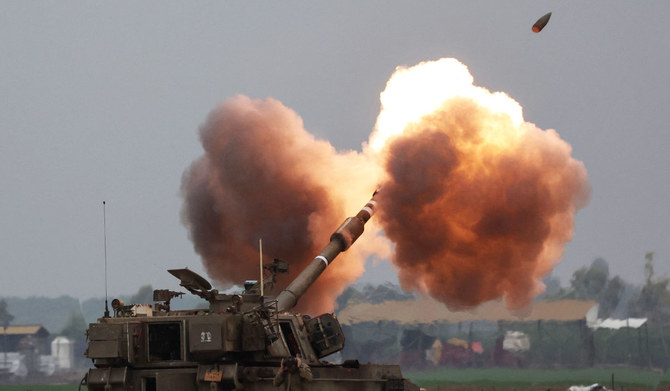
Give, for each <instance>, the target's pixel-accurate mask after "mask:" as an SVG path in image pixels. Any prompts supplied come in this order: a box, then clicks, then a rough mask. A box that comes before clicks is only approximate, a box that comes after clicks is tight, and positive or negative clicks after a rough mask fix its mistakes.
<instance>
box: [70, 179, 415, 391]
mask: <svg viewBox="0 0 670 391" xmlns="http://www.w3.org/2000/svg"><path fill="white" fill-rule="evenodd" d="M376 194H377V193H376V192H375V195H376ZM375 195H373V197H372V199H370V201H368V202H367V204H366V205H365V206H364V207H363V208H362V209H361V210H360V211H359V212H358V214H356V216H354V217H349V218H347V219H346V220H345V221H344V223H342V225H340V227H339V228H337V229H336V230H335V232H334V233H333V234H332V235H331V237H330V242H329V243H328V244H327V245H326V247H324V249H323V250H322V251H321V253H320V254H319V255H317V256H316V257H315V258H314V260H313V261H312V262H311V263H310V264H309V265H308V266H307V267H306V268H305V269H304V270H302V272H301V273H300V274H299V275H298V276H297V277H296V278H295V279H294V280H293V281H291V283H290V284H289V285H288V286H287V287H286V288H285V289H284V290H282V291H281V292H280V293H279V294H278V295H277V296H276V298H271V297H266V296H265V295H264V294H265V292H267V291H269V289H270V288H271V287H272V286H273V285H274V282H275V279H276V276H277V274H280V273H286V272H288V265H287V264H286V263H285V262H283V261H281V260H278V259H275V260H274V262H273V263H272V264H270V265H266V266H264V269H265V273H264V274H265V277H263V278H262V279H261V281H246V282H245V284H244V286H245V290H244V292H242V293H240V294H226V293H220V292H219V291H217V290H216V289H212V286H211V284H210V283H209V282H208V281H207V280H206V279H205V278H203V277H201V276H199V275H198V274H196V273H195V272H193V271H191V270H189V269H173V270H168V272H169V273H170V274H172V275H173V276H175V277H176V278H177V279H179V284H180V286H181V287H183V288H184V289H185V290H187V291H188V292H190V293H191V294H194V295H197V296H199V297H201V298H203V299H205V300H206V301H207V302H208V303H209V306H208V308H205V309H192V310H172V309H171V308H170V301H171V300H172V299H173V298H175V297H178V296H181V295H183V294H184V293H183V292H176V291H171V290H167V289H158V290H155V291H154V297H153V300H154V303H153V305H148V304H129V305H126V304H125V303H123V302H122V301H120V300H118V299H115V300H113V301H112V309H113V314H112V315H108V313H109V311H107V310H106V312H105V314H106V315H105V316H103V317H102V318H100V319H98V321H97V322H96V323H92V324H90V325H89V328H88V330H87V332H86V336H87V341H88V349H87V350H86V352H85V355H86V357H88V358H90V359H91V360H92V361H93V368H91V369H89V371H88V372H87V373H86V375H85V376H84V378H83V379H82V385H85V386H87V387H88V389H89V390H91V391H116V390H133V391H156V390H159V391H173V390H174V391H195V390H203V391H204V390H209V391H215V390H249V391H261V390H277V387H274V386H273V383H272V380H273V378H274V376H275V375H276V373H277V372H278V370H279V368H280V364H281V360H282V359H283V358H285V357H289V356H292V357H300V358H301V359H302V361H303V362H304V363H306V364H308V365H309V366H310V368H311V370H312V375H313V380H312V382H311V384H310V389H311V390H316V391H340V390H363V391H372V390H379V391H401V390H419V388H418V387H417V386H416V385H414V384H413V383H411V382H410V381H409V380H407V379H405V378H403V376H402V373H401V370H400V367H399V366H398V365H382V364H370V363H367V364H362V363H359V362H358V361H357V360H347V361H344V362H343V363H341V364H335V363H332V362H329V361H326V360H324V358H326V357H327V356H330V355H332V354H334V353H336V352H338V351H340V350H342V349H343V348H344V343H345V340H344V334H343V333H342V329H341V327H340V324H339V322H338V320H337V318H336V317H335V315H334V314H331V313H326V314H322V315H319V316H316V317H311V316H309V315H302V314H299V313H296V312H291V310H292V309H293V308H294V307H295V305H296V303H297V302H298V300H299V299H300V297H301V296H302V295H304V294H305V292H306V291H307V289H308V288H309V287H310V285H311V284H312V283H313V282H314V281H315V280H316V279H317V278H318V277H319V275H320V274H321V273H322V272H323V271H324V270H325V269H326V267H328V265H329V264H331V263H332V262H333V261H334V260H335V257H337V255H338V254H339V253H341V252H343V251H346V250H347V249H348V248H349V246H351V245H352V244H353V243H354V242H355V241H356V239H357V238H358V237H359V236H360V235H361V234H362V233H363V228H364V225H365V223H366V222H367V221H368V220H369V219H370V218H371V217H372V215H373V214H374V212H375V207H376V203H375V200H374V198H375Z"/></svg>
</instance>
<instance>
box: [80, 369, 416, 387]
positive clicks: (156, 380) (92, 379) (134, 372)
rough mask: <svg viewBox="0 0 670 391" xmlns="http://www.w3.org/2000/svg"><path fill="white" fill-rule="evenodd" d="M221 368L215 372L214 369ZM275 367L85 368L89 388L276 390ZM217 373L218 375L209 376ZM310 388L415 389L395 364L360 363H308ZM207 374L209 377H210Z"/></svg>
mask: <svg viewBox="0 0 670 391" xmlns="http://www.w3.org/2000/svg"><path fill="white" fill-rule="evenodd" d="M217 370H218V371H221V372H216V371H217ZM277 370H278V368H276V367H274V368H273V367H266V366H246V367H243V366H238V365H236V364H208V365H200V366H198V367H189V368H152V369H132V368H129V367H123V368H119V367H116V368H113V367H108V368H92V369H90V370H89V372H88V376H87V387H88V389H89V390H90V391H105V390H109V391H122V390H123V391H126V390H128V391H157V390H160V391H212V390H245V391H266V390H267V391H269V390H277V387H274V386H273V385H272V380H273V378H274V375H275V374H276V372H277ZM213 373H221V377H220V378H219V377H218V376H211V375H212V374H213ZM312 374H313V376H314V379H313V380H312V382H311V384H310V389H311V390H314V391H345V390H361V391H418V390H419V388H418V387H417V386H416V385H414V384H412V383H411V382H409V381H407V380H406V379H403V378H402V375H401V372H400V367H398V366H397V365H380V364H364V365H360V366H358V367H345V366H342V365H329V366H324V367H312ZM210 376H211V377H210Z"/></svg>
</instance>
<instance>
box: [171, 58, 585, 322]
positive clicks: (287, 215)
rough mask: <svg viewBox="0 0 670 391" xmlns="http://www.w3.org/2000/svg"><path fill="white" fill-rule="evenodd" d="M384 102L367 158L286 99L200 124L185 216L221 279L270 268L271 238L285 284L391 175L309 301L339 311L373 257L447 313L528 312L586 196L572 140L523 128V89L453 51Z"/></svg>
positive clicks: (239, 101)
mask: <svg viewBox="0 0 670 391" xmlns="http://www.w3.org/2000/svg"><path fill="white" fill-rule="evenodd" d="M381 100H382V111H381V113H380V115H379V118H378V120H377V125H376V128H375V130H374V132H373V134H372V135H371V137H370V141H369V143H368V144H366V145H365V146H364V148H363V152H362V153H357V152H353V151H350V152H346V153H341V152H337V151H335V149H334V148H333V147H332V146H331V145H330V144H329V143H327V142H325V141H318V140H315V139H314V138H313V137H312V136H311V135H310V134H309V133H307V132H306V131H305V130H304V129H303V125H302V121H301V120H300V118H299V117H298V116H297V115H296V114H295V113H294V112H293V111H291V110H289V109H288V108H286V107H284V106H283V105H282V104H281V103H279V102H278V101H275V100H272V99H267V100H251V99H249V98H246V97H242V96H238V97H235V98H233V99H231V100H229V101H227V102H225V103H224V104H223V105H221V106H220V107H218V108H217V109H215V110H214V111H213V112H212V113H211V114H210V116H209V118H208V120H207V122H206V123H205V124H204V125H203V126H202V128H201V130H200V134H201V140H202V144H203V147H204V150H205V153H204V155H203V156H202V157H201V158H200V159H198V160H197V161H196V162H194V163H193V165H192V166H191V167H190V169H189V170H187V171H186V173H185V174H184V178H183V184H182V192H183V196H184V198H185V205H184V208H183V210H182V214H183V220H184V223H185V224H186V225H187V226H188V227H189V229H190V232H191V238H192V240H193V242H194V246H195V249H196V251H197V252H198V253H199V254H200V255H201V256H202V258H203V262H204V263H205V266H206V268H207V270H208V273H209V275H210V277H212V278H214V279H215V280H217V281H218V282H219V283H220V284H224V285H230V284H232V283H239V282H240V281H243V280H245V279H249V278H256V276H257V274H258V263H257V262H258V261H257V260H258V249H257V247H258V239H259V238H261V237H262V238H263V248H264V254H267V255H268V258H269V259H271V258H272V257H278V258H282V259H285V260H286V261H289V262H290V263H291V265H292V266H291V269H292V273H291V275H290V276H289V277H288V278H285V279H284V281H283V283H280V285H285V284H287V283H288V282H289V281H290V279H292V278H293V277H295V276H296V275H297V273H298V272H299V271H300V270H301V269H302V268H303V267H304V266H305V265H306V264H307V263H309V262H310V261H311V260H312V258H313V257H314V256H315V255H316V254H317V253H318V252H319V251H320V250H321V248H322V247H323V246H324V245H325V244H326V243H327V241H328V239H329V236H330V234H331V233H332V231H333V230H334V229H335V228H336V227H337V226H338V225H339V223H341V221H342V220H343V218H344V217H346V216H348V215H351V214H353V213H355V212H356V211H357V210H358V209H360V207H361V206H362V205H363V204H364V203H365V201H367V199H368V198H369V196H370V194H371V192H372V190H373V189H375V188H376V187H377V186H378V185H379V184H380V183H381V184H382V190H381V192H380V194H379V195H378V200H379V205H380V208H379V209H380V215H381V216H380V217H379V218H377V217H375V218H373V219H372V220H371V222H369V223H368V225H367V226H366V233H365V234H364V235H363V236H362V237H361V238H360V239H359V241H358V242H357V243H356V244H354V245H353V246H352V247H351V248H350V249H349V250H348V251H347V252H346V253H345V254H343V255H341V256H340V257H339V258H338V259H337V261H336V262H334V263H333V264H332V265H331V266H329V267H328V268H327V269H326V271H325V272H324V274H323V275H322V276H321V277H320V278H319V280H318V281H317V283H316V284H315V286H313V287H312V288H311V289H310V290H309V291H308V292H307V294H306V296H305V297H303V298H301V299H300V301H299V309H300V310H302V311H306V312H320V311H330V310H332V308H333V303H334V298H335V297H336V296H337V295H338V294H339V293H340V292H342V290H343V289H344V288H345V287H346V285H347V284H349V283H350V282H351V281H353V280H355V279H356V278H357V277H358V276H360V274H361V273H362V271H363V265H364V260H365V259H366V257H368V256H370V255H371V254H375V255H376V256H378V257H380V258H384V257H386V258H390V259H391V261H392V262H393V264H394V265H395V267H396V269H397V270H398V273H399V277H400V281H401V283H402V285H403V287H404V288H405V289H411V290H415V291H420V292H423V293H426V294H429V295H431V296H433V297H435V298H437V299H439V300H441V301H443V302H444V303H445V304H447V305H448V306H449V307H452V308H467V307H471V306H475V305H477V304H478V303H481V302H483V301H487V300H491V299H496V298H500V297H503V298H505V301H506V303H507V305H508V306H509V307H511V308H522V307H524V306H525V305H526V304H528V303H529V302H530V300H531V299H532V297H533V296H534V295H536V294H537V293H539V292H541V291H542V289H543V286H542V284H541V282H540V281H541V279H542V277H543V276H545V275H546V274H548V273H549V271H550V270H551V268H552V267H553V266H554V265H555V263H557V262H558V260H559V259H560V257H561V255H562V252H563V247H564V245H565V243H567V242H568V241H569V240H570V239H571V237H572V233H573V232H572V231H573V216H574V213H575V212H576V211H577V210H578V209H579V208H581V207H583V206H584V205H585V203H586V200H587V199H588V193H589V186H588V182H587V177H586V171H585V169H584V167H583V165H582V164H581V163H580V162H578V161H576V160H574V159H573V158H571V156H570V153H571V149H570V146H569V145H568V144H567V143H565V142H564V141H562V140H561V139H560V138H559V136H558V134H557V133H556V132H555V131H553V130H548V131H543V130H540V129H538V128H537V127H535V125H533V124H530V123H526V122H524V121H523V116H522V113H521V107H520V106H519V104H518V103H517V102H515V101H514V100H512V99H511V98H510V97H509V96H507V95H505V94H503V93H490V92H489V91H487V90H485V89H483V88H481V87H476V86H474V85H473V79H472V76H471V75H470V73H469V71H468V70H467V68H466V67H465V66H464V65H462V64H460V63H459V62H458V61H456V60H454V59H442V60H439V61H435V62H427V63H422V64H419V65H417V66H415V67H412V68H399V69H398V70H397V71H396V73H395V74H394V75H393V77H392V78H391V80H390V81H389V83H388V84H387V88H386V90H385V91H384V92H383V93H382V95H381ZM376 224H380V225H381V228H383V230H384V234H385V237H382V236H380V235H378V234H379V233H380V226H379V225H376ZM370 231H372V232H370ZM389 240H390V241H389ZM392 244H394V245H395V246H393V245H392ZM391 248H393V253H392V255H391V253H390V251H391V250H390V249H391ZM266 262H267V261H266Z"/></svg>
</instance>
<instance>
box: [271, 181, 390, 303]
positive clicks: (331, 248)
mask: <svg viewBox="0 0 670 391" xmlns="http://www.w3.org/2000/svg"><path fill="white" fill-rule="evenodd" d="M378 192H379V190H377V191H375V192H374V194H373V195H372V198H370V201H368V202H367V204H365V206H364V207H363V208H362V209H361V210H360V211H359V212H358V213H357V214H356V216H354V217H349V218H347V219H346V220H345V221H344V223H342V225H340V227H339V228H338V229H337V230H335V232H334V233H333V234H332V235H331V236H330V242H329V243H328V244H327V245H326V247H324V248H323V250H321V253H319V255H317V256H316V257H315V258H314V260H313V261H312V262H311V263H310V264H309V265H308V266H307V267H306V268H305V269H304V270H303V271H302V272H301V273H300V274H299V275H298V277H296V278H295V279H294V280H293V281H292V282H291V283H290V284H289V286H287V287H286V289H284V290H283V291H281V293H279V295H278V296H277V311H279V312H282V311H287V310H289V309H291V308H293V307H294V306H295V305H296V303H297V302H298V299H299V298H300V297H301V296H302V295H303V294H304V293H305V291H306V290H307V289H308V288H309V287H310V286H311V285H312V284H313V283H314V281H316V279H317V278H318V277H319V276H320V275H321V273H322V272H323V271H324V270H325V269H326V267H328V265H329V264H330V263H331V262H332V261H333V260H334V259H335V257H337V255H338V254H340V253H341V252H343V251H346V250H347V249H348V248H349V247H350V246H351V245H352V243H354V242H355V241H356V239H358V237H359V236H361V234H362V233H363V229H364V226H365V223H367V222H368V220H370V217H372V216H373V215H374V214H375V210H376V207H377V203H376V201H375V196H376V195H377V193H378Z"/></svg>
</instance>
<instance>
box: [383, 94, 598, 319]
mask: <svg viewBox="0 0 670 391" xmlns="http://www.w3.org/2000/svg"><path fill="white" fill-rule="evenodd" d="M497 117H499V116H498V115H496V114H494V113H492V112H491V111H490V110H488V109H486V108H483V107H481V106H478V105H476V104H474V103H473V102H472V101H470V100H463V99H455V100H452V101H449V102H447V103H446V104H445V105H444V106H442V107H441V108H440V109H438V110H437V111H436V112H435V113H433V114H431V115H428V116H426V117H424V118H423V119H422V120H421V121H419V122H418V123H415V124H411V125H409V127H408V129H407V130H406V132H405V134H403V135H402V136H399V137H397V138H395V139H394V140H393V141H392V142H391V143H390V144H389V145H388V146H387V148H388V151H387V156H386V169H387V170H388V173H389V175H390V179H389V180H388V181H387V182H385V183H384V185H383V187H382V188H383V192H381V193H380V195H379V205H380V211H381V219H382V224H383V227H384V229H385V232H386V235H387V236H388V238H389V239H391V241H393V242H394V243H395V244H396V247H395V253H394V255H393V263H394V264H395V265H396V266H397V267H398V268H399V276H400V280H401V283H402V285H403V287H404V288H405V289H412V290H419V291H423V292H427V293H429V294H430V295H431V296H433V297H435V298H436V299H438V300H441V301H443V302H444V303H446V304H447V305H448V306H450V307H452V308H464V307H471V306H475V305H477V304H479V303H481V302H484V301H488V300H492V299H496V298H499V297H504V298H505V300H506V303H507V305H508V306H509V307H511V308H521V307H524V306H525V305H527V304H528V303H529V302H530V300H531V299H532V298H533V297H534V296H535V295H536V294H538V293H540V292H541V289H542V287H541V286H540V283H539V280H541V279H542V277H543V276H544V275H546V274H547V273H548V272H549V271H550V270H551V268H552V267H553V266H554V264H555V262H557V261H558V259H559V258H560V255H561V253H562V249H563V246H564V244H565V243H566V242H567V241H569V240H570V238H571V237H572V227H573V215H574V212H575V211H576V209H577V208H578V207H579V206H581V205H583V204H584V202H585V200H586V197H587V194H588V187H587V186H585V179H586V176H585V171H584V169H583V167H582V165H581V164H580V163H578V162H576V161H574V160H572V159H571V158H570V148H569V146H568V145H567V144H566V143H565V142H563V141H561V140H560V139H559V138H558V135H557V134H556V133H555V132H553V131H547V132H543V131H541V130H539V129H537V128H533V127H530V126H528V127H527V129H526V131H525V133H524V134H523V135H522V136H520V137H519V138H518V140H515V144H514V145H511V146H505V147H502V148H501V147H500V146H499V145H497V144H493V145H489V144H488V141H487V139H486V136H485V133H486V132H487V130H488V128H486V127H484V125H485V124H490V123H491V122H495V123H496V124H497V125H496V127H497V130H496V131H497V132H505V131H507V130H510V131H513V130H514V125H513V124H512V121H511V120H509V118H497ZM506 128H509V129H506Z"/></svg>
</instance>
